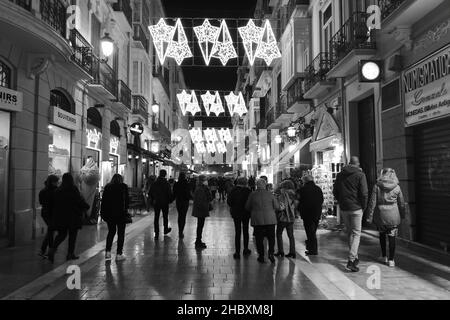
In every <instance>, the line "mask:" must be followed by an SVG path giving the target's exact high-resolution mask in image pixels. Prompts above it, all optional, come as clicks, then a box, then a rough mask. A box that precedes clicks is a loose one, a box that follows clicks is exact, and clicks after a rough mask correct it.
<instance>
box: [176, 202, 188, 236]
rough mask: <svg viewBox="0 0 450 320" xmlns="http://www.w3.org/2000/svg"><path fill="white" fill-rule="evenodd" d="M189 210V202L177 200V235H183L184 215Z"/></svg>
mask: <svg viewBox="0 0 450 320" xmlns="http://www.w3.org/2000/svg"><path fill="white" fill-rule="evenodd" d="M188 209H189V201H178V200H177V211H178V234H180V235H181V234H183V232H184V227H185V225H186V215H187V212H188Z"/></svg>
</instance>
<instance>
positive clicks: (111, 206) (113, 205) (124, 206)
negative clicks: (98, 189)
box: [101, 174, 130, 261]
mask: <svg viewBox="0 0 450 320" xmlns="http://www.w3.org/2000/svg"><path fill="white" fill-rule="evenodd" d="M129 203H130V200H129V194H128V186H127V185H126V184H125V183H123V178H122V176H121V175H120V174H115V175H114V176H113V178H112V180H111V183H109V184H107V185H106V186H105V190H104V191H103V197H102V207H101V216H102V219H103V220H104V221H105V222H106V223H107V224H108V236H107V237H106V253H105V258H106V260H111V248H112V244H113V240H114V237H115V235H116V233H117V237H118V238H117V255H116V260H117V261H122V260H125V256H124V255H123V245H124V242H125V227H126V222H127V221H126V216H127V213H128V205H129Z"/></svg>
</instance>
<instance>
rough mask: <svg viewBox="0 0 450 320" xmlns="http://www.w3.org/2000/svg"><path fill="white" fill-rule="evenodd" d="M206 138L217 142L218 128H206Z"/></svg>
mask: <svg viewBox="0 0 450 320" xmlns="http://www.w3.org/2000/svg"><path fill="white" fill-rule="evenodd" d="M204 134H205V139H206V141H208V142H217V141H219V139H217V134H216V130H214V129H206V130H204Z"/></svg>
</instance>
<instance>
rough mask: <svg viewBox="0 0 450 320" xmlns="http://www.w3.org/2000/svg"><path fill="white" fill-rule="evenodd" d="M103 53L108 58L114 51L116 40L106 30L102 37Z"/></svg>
mask: <svg viewBox="0 0 450 320" xmlns="http://www.w3.org/2000/svg"><path fill="white" fill-rule="evenodd" d="M100 43H101V47H102V52H103V55H104V56H105V57H106V59H108V58H109V57H110V56H111V55H112V54H113V53H114V40H113V39H112V38H111V37H110V36H109V33H107V32H105V35H104V36H103V38H101V39H100Z"/></svg>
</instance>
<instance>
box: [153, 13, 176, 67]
mask: <svg viewBox="0 0 450 320" xmlns="http://www.w3.org/2000/svg"><path fill="white" fill-rule="evenodd" d="M148 29H149V30H150V34H151V35H152V38H153V45H154V46H155V49H156V54H157V55H158V58H159V62H160V63H161V64H164V61H165V59H166V53H167V51H168V48H169V44H170V43H171V41H172V39H173V36H174V32H175V27H173V26H169V25H167V24H166V22H165V21H164V19H163V18H161V19H159V21H158V23H157V24H156V25H152V26H149V27H148ZM165 44H166V46H167V47H166V46H165Z"/></svg>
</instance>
